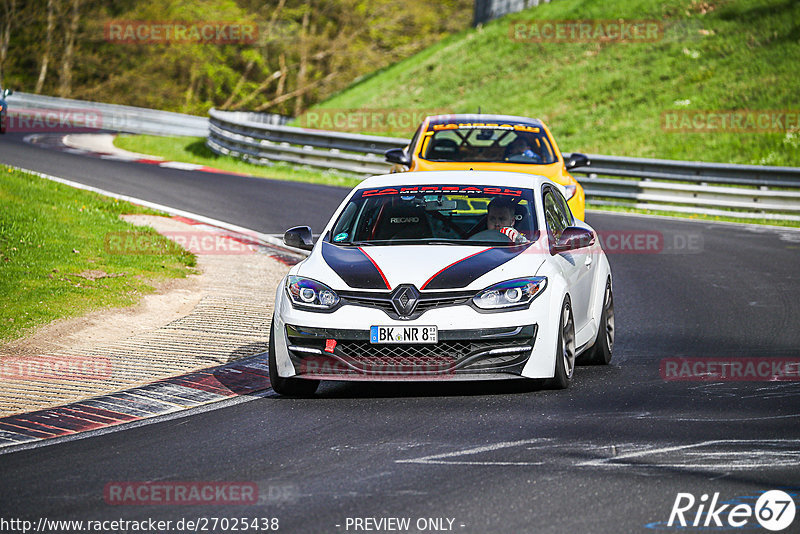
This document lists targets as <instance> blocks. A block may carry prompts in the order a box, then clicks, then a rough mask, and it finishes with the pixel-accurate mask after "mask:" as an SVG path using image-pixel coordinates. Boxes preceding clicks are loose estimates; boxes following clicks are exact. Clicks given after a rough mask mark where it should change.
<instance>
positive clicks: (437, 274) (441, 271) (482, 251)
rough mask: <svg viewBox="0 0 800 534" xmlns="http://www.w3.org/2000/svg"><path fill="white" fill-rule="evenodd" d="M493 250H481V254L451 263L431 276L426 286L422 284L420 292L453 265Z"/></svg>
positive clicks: (471, 255) (490, 248)
mask: <svg viewBox="0 0 800 534" xmlns="http://www.w3.org/2000/svg"><path fill="white" fill-rule="evenodd" d="M492 248H493V247H489V248H486V249H483V250H481V251H480V252H476V253H475V254H470V255H469V256H467V257H466V258H461V259H460V260H457V261H454V262H453V263H451V264H450V265H448V266H447V267H445V268H444V269H442V270H440V271H439V272H438V273H436V274H434V275H433V276H431V277H430V278H428V281H427V282H425V283H424V284H422V287H421V288H419V289H420V291H422V290H423V289H425V286H427V285H428V284H430V283H431V281H432V280H433V279H434V278H436V277H437V276H439V275H440V274H442V273H443V272H445V271H446V270H447V269H449V268H450V267H452V266H453V265H456V264H459V263H461V262H462V261H464V260H468V259H470V258H471V257H473V256H477V255H478V254H483V253H484V252H486V251H488V250H492Z"/></svg>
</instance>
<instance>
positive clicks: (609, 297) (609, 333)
mask: <svg viewBox="0 0 800 534" xmlns="http://www.w3.org/2000/svg"><path fill="white" fill-rule="evenodd" d="M614 328H615V324H614V293H613V291H612V290H611V279H610V278H609V280H608V282H606V291H605V294H604V295H603V311H602V313H601V314H600V325H599V328H598V329H597V338H596V339H595V341H594V345H592V347H591V348H590V349H589V350H587V351H586V352H584V353H583V354H581V357H580V363H582V364H587V365H608V364H609V363H611V353H612V351H613V350H614V334H615V330H614Z"/></svg>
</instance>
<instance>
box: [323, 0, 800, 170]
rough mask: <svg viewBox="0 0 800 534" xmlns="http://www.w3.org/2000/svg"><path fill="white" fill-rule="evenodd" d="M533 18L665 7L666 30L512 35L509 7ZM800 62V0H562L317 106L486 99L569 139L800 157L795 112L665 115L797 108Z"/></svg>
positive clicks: (640, 149)
mask: <svg viewBox="0 0 800 534" xmlns="http://www.w3.org/2000/svg"><path fill="white" fill-rule="evenodd" d="M533 19H552V20H576V19H581V20H583V19H604V20H608V19H633V20H641V19H655V20H658V21H661V23H662V24H663V27H664V33H663V38H662V39H660V40H659V41H657V42H653V43H622V42H605V43H599V42H594V43H530V42H514V41H512V40H511V38H510V36H509V30H510V28H511V26H510V25H511V21H516V20H533ZM798 66H800V2H797V1H796V0H708V1H705V2H700V1H697V0H559V1H558V2H552V3H549V4H543V5H541V6H539V7H536V8H532V9H529V10H527V11H524V12H522V13H517V14H512V15H509V16H507V17H505V18H502V19H498V20H496V21H493V22H491V23H489V24H487V25H485V26H484V27H482V28H477V29H470V30H467V31H464V32H462V33H460V34H457V35H454V36H451V37H450V38H448V39H445V40H444V41H442V42H440V43H438V44H436V45H433V46H431V47H430V48H428V49H426V50H424V51H423V52H421V53H419V54H417V55H415V56H413V57H411V58H409V59H407V60H405V61H402V62H399V63H397V64H395V65H393V66H391V67H389V68H386V69H384V70H382V71H380V72H378V73H377V74H375V75H374V76H371V77H369V78H367V79H365V80H363V81H361V82H359V83H356V84H354V85H353V86H351V87H350V88H348V89H346V90H344V91H342V92H340V93H339V94H337V95H334V96H333V97H332V98H330V99H328V100H327V101H325V102H323V103H321V104H319V105H318V106H316V107H315V108H312V109H314V110H316V111H318V110H320V109H324V108H330V109H353V110H355V109H385V108H394V109H397V110H399V111H401V112H411V111H414V110H425V109H437V110H442V109H444V110H449V111H450V112H453V113H474V112H476V111H477V110H478V109H479V108H480V109H481V111H483V112H485V113H505V114H511V115H522V116H529V117H539V118H541V119H543V120H545V122H546V123H547V124H548V126H550V128H551V130H552V131H553V134H554V135H555V137H556V140H557V142H558V144H559V146H560V148H561V149H562V150H563V151H565V152H573V151H576V152H585V153H594V154H609V155H616V156H632V157H656V158H666V159H679V160H691V161H711V162H728V163H745V164H762V165H789V166H800V132H798V131H797V130H796V125H795V130H794V131H792V130H790V131H786V132H773V133H729V132H724V131H719V132H715V133H673V132H667V131H665V130H664V129H662V126H661V115H662V113H663V112H666V111H670V110H794V111H795V112H797V111H798V110H799V109H800V76H798ZM364 133H378V134H395V135H396V134H398V133H399V132H393V131H375V132H364ZM403 133H404V134H406V135H409V134H410V132H403Z"/></svg>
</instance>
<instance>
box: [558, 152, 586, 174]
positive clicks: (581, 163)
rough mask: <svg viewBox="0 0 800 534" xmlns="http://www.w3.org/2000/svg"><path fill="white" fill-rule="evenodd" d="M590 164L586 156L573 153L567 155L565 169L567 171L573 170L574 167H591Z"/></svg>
mask: <svg viewBox="0 0 800 534" xmlns="http://www.w3.org/2000/svg"><path fill="white" fill-rule="evenodd" d="M591 164H592V162H591V161H590V160H589V158H588V156H586V154H579V153H578V152H573V153H572V154H570V155H569V159H568V160H567V162H566V164H565V167H566V168H567V170H570V169H574V168H576V167H588V166H589V165H591Z"/></svg>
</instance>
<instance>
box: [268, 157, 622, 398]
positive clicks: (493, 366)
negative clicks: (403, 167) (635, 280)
mask: <svg viewBox="0 0 800 534" xmlns="http://www.w3.org/2000/svg"><path fill="white" fill-rule="evenodd" d="M320 235H321V237H320V239H318V241H317V242H316V244H313V243H312V233H311V229H310V228H309V227H307V226H300V227H295V228H292V229H290V230H288V231H287V232H286V234H285V235H284V242H285V243H286V245H288V246H292V247H296V248H302V249H306V250H311V253H310V255H309V256H308V257H307V258H306V259H305V260H303V261H302V262H300V263H298V264H297V265H295V266H294V267H293V268H292V269H291V270H290V271H289V274H288V275H287V276H286V278H285V279H284V280H283V282H282V283H281V284H280V286H279V287H278V290H277V295H276V298H275V313H274V315H273V319H272V328H271V333H270V344H269V374H270V380H271V382H272V388H273V389H274V390H275V391H276V392H277V393H281V394H285V395H310V394H313V393H314V391H316V389H317V386H318V384H319V381H320V380H482V379H500V378H516V379H520V378H522V379H526V378H527V379H544V380H543V382H544V386H545V387H549V388H566V387H567V386H568V385H569V383H570V382H571V380H572V376H573V371H574V368H575V362H576V360H581V363H582V362H583V361H585V362H586V363H598V364H607V363H608V362H609V361H610V359H611V351H612V348H613V343H614V304H613V297H612V291H611V288H612V285H611V269H610V267H609V264H608V261H607V259H606V256H605V254H604V253H603V251H602V249H601V248H600V246H599V245H598V244H597V243H596V240H595V233H594V231H593V230H592V228H591V227H590V226H589V225H587V224H586V223H584V222H582V221H580V220H578V219H576V218H574V217H573V216H572V214H571V213H570V210H569V207H568V206H567V202H566V201H565V199H564V196H563V195H562V193H561V188H560V186H558V185H557V184H555V183H554V182H552V181H550V180H548V179H547V178H544V177H542V176H536V175H530V174H522V173H513V172H487V171H431V172H413V173H397V174H389V175H384V176H375V177H372V178H369V179H367V180H365V181H363V182H362V183H361V184H360V185H359V186H358V187H356V188H355V189H353V191H352V192H351V193H350V194H349V195H348V196H347V198H346V199H345V200H344V201H343V202H342V204H341V205H340V206H339V208H338V209H337V210H336V212H335V214H334V215H333V218H332V219H331V221H330V222H329V223H328V225H327V226H326V227H325V229H324V230H323V231H322V233H321V234H320Z"/></svg>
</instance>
